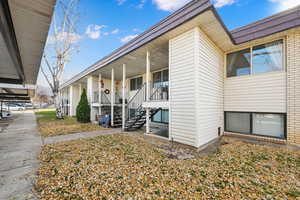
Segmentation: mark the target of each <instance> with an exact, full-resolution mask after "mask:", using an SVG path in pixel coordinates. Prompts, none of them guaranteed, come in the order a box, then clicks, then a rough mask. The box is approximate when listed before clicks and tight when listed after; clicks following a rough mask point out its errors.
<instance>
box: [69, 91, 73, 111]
mask: <svg viewBox="0 0 300 200" xmlns="http://www.w3.org/2000/svg"><path fill="white" fill-rule="evenodd" d="M73 93H74V86H73V85H71V86H70V88H69V116H73V114H74V111H73V105H74V98H73V96H74V95H73Z"/></svg>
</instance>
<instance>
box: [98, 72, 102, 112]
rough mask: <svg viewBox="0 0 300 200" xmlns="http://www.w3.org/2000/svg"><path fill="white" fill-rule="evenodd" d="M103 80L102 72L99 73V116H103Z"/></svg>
mask: <svg viewBox="0 0 300 200" xmlns="http://www.w3.org/2000/svg"><path fill="white" fill-rule="evenodd" d="M101 80H102V75H101V74H99V77H98V94H99V96H98V98H99V99H98V102H99V117H100V116H101V103H102V102H101V100H102V98H101V97H102V94H101V93H102V85H101Z"/></svg>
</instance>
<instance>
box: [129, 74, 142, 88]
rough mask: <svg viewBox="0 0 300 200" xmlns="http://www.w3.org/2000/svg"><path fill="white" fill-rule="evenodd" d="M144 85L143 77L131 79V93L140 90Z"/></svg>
mask: <svg viewBox="0 0 300 200" xmlns="http://www.w3.org/2000/svg"><path fill="white" fill-rule="evenodd" d="M142 85H143V77H138V78H133V79H130V91H134V90H139V89H140V88H141V87H142Z"/></svg>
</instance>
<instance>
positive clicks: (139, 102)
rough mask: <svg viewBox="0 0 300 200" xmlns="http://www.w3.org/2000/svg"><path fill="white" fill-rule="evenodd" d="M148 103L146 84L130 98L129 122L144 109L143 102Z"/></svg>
mask: <svg viewBox="0 0 300 200" xmlns="http://www.w3.org/2000/svg"><path fill="white" fill-rule="evenodd" d="M145 101H146V83H144V84H143V85H142V87H141V88H140V89H139V90H138V91H137V92H136V93H135V95H134V96H133V97H132V98H130V100H129V102H128V104H127V112H126V113H127V117H126V118H127V120H130V119H132V118H134V117H135V116H136V115H137V114H138V113H139V112H140V111H141V110H142V109H143V102H145Z"/></svg>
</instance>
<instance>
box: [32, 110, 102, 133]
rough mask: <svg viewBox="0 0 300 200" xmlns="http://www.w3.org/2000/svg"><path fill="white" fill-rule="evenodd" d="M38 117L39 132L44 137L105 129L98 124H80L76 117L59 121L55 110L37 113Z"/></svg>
mask: <svg viewBox="0 0 300 200" xmlns="http://www.w3.org/2000/svg"><path fill="white" fill-rule="evenodd" d="M36 116H37V122H38V127H39V132H40V133H41V135H42V136H43V137H52V136H58V135H66V134H71V133H79V132H89V131H96V130H104V128H102V127H100V126H98V125H96V124H92V123H86V124H83V123H79V122H77V121H76V118H74V117H65V118H64V119H63V120H57V119H56V116H55V111H53V110H52V111H51V110H50V111H40V112H36Z"/></svg>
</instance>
